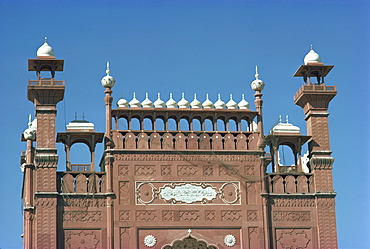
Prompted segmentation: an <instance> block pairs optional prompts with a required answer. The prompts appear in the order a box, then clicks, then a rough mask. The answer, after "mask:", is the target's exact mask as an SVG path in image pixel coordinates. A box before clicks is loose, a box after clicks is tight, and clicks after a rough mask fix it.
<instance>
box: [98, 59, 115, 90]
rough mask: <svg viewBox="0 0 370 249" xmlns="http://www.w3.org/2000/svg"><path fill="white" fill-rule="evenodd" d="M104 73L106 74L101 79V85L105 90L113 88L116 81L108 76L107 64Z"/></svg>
mask: <svg viewBox="0 0 370 249" xmlns="http://www.w3.org/2000/svg"><path fill="white" fill-rule="evenodd" d="M105 73H106V74H107V75H106V76H104V77H103V78H102V79H101V84H102V86H103V87H105V88H112V87H113V86H114V83H116V80H115V79H114V78H113V77H112V76H110V75H109V74H110V70H109V62H107V70H105Z"/></svg>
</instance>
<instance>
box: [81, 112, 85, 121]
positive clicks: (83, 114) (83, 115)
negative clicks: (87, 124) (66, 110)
mask: <svg viewBox="0 0 370 249" xmlns="http://www.w3.org/2000/svg"><path fill="white" fill-rule="evenodd" d="M82 120H85V113H84V112H82Z"/></svg>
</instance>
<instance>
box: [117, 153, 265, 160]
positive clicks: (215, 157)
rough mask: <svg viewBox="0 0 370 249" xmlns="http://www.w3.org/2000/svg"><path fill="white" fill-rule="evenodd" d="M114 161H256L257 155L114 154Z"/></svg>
mask: <svg viewBox="0 0 370 249" xmlns="http://www.w3.org/2000/svg"><path fill="white" fill-rule="evenodd" d="M114 158H115V160H116V161H207V162H208V161H216V162H226V161H227V162H232V161H238V162H241V161H248V162H257V161H259V160H260V158H259V155H233V154H227V155H199V154H191V155H188V154H181V156H179V155H178V154H114Z"/></svg>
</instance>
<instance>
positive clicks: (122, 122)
mask: <svg viewBox="0 0 370 249" xmlns="http://www.w3.org/2000/svg"><path fill="white" fill-rule="evenodd" d="M118 130H128V121H127V118H120V119H118Z"/></svg>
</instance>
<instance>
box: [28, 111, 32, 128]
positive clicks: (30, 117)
mask: <svg viewBox="0 0 370 249" xmlns="http://www.w3.org/2000/svg"><path fill="white" fill-rule="evenodd" d="M31 119H32V115H31V113H30V115H28V128H31V125H32V121H31Z"/></svg>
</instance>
